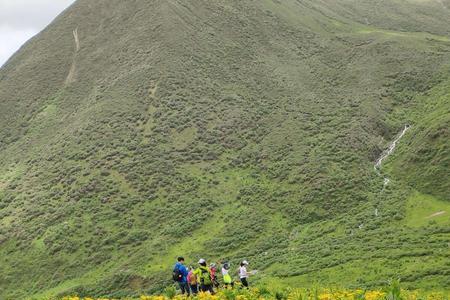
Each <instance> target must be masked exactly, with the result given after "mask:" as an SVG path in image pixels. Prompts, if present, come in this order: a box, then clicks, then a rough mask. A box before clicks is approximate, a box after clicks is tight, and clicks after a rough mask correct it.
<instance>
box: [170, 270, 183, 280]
mask: <svg viewBox="0 0 450 300" xmlns="http://www.w3.org/2000/svg"><path fill="white" fill-rule="evenodd" d="M172 279H173V281H176V282H180V281H182V280H183V274H181V272H180V268H178V267H175V269H173V273H172Z"/></svg>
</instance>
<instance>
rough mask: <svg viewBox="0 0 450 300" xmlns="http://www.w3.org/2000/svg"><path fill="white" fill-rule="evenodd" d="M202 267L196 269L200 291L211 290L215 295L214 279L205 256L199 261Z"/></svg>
mask: <svg viewBox="0 0 450 300" xmlns="http://www.w3.org/2000/svg"><path fill="white" fill-rule="evenodd" d="M198 264H199V265H200V267H199V268H198V269H196V270H195V271H194V274H195V275H197V278H198V279H199V282H200V291H202V292H210V293H211V294H212V295H214V289H213V281H212V279H211V270H210V269H209V268H208V267H207V265H206V260H204V259H203V258H202V259H200V260H199V261H198Z"/></svg>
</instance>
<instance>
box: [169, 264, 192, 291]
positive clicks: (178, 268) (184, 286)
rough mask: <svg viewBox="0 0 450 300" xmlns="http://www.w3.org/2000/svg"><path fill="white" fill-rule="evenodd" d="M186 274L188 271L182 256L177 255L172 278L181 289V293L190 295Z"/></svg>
mask: <svg viewBox="0 0 450 300" xmlns="http://www.w3.org/2000/svg"><path fill="white" fill-rule="evenodd" d="M188 274H189V271H188V269H187V268H186V266H185V265H184V258H183V257H181V256H180V257H178V259H177V263H176V264H175V266H174V268H173V280H174V281H175V282H177V283H178V285H179V287H180V289H181V294H182V295H184V294H187V295H188V296H190V295H191V291H190V289H189V285H188V281H187V276H188Z"/></svg>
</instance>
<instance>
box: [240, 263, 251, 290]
mask: <svg viewBox="0 0 450 300" xmlns="http://www.w3.org/2000/svg"><path fill="white" fill-rule="evenodd" d="M247 266H248V261H246V260H244V261H243V262H241V266H240V267H239V279H240V280H241V283H242V285H243V286H244V287H246V288H248V281H247V278H248V277H249V276H250V273H249V272H247Z"/></svg>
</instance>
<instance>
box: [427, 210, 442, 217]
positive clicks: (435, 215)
mask: <svg viewBox="0 0 450 300" xmlns="http://www.w3.org/2000/svg"><path fill="white" fill-rule="evenodd" d="M445 213H446V211H445V210H443V211H438V212H437V213H434V214H432V215H429V216H428V217H427V219H431V218H434V217H438V216H442V215H443V214H445Z"/></svg>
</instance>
